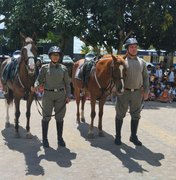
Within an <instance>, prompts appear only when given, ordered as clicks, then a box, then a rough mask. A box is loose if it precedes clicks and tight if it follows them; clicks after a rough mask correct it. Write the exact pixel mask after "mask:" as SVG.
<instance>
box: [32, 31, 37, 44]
mask: <svg viewBox="0 0 176 180" xmlns="http://www.w3.org/2000/svg"><path fill="white" fill-rule="evenodd" d="M32 39H33V41H34V42H36V41H37V34H36V32H34V33H33V35H32Z"/></svg>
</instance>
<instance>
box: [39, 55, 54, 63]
mask: <svg viewBox="0 0 176 180" xmlns="http://www.w3.org/2000/svg"><path fill="white" fill-rule="evenodd" d="M39 58H40V60H41V63H42V64H48V63H50V62H51V59H50V58H49V56H48V54H42V55H40V56H39Z"/></svg>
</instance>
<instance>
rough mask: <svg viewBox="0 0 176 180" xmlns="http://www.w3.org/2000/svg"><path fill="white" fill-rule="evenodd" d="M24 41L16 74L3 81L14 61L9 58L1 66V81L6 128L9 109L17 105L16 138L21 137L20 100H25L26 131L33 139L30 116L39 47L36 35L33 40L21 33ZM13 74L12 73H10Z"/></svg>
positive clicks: (27, 135) (8, 123)
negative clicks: (6, 69)
mask: <svg viewBox="0 0 176 180" xmlns="http://www.w3.org/2000/svg"><path fill="white" fill-rule="evenodd" d="M20 36H21V40H22V48H21V55H20V57H19V59H18V60H16V61H17V66H18V68H17V70H16V73H14V77H13V79H10V78H7V79H6V80H4V79H3V75H4V73H5V68H6V67H7V66H8V65H10V63H12V62H13V61H14V60H13V59H11V58H9V59H6V60H5V61H3V63H2V64H1V81H2V85H3V91H4V96H5V101H6V103H7V106H6V108H7V109H6V127H9V126H10V121H9V107H10V104H11V103H13V101H14V104H15V121H14V122H15V136H16V137H20V135H19V132H18V129H19V117H20V100H21V99H22V98H24V99H25V100H26V107H27V110H26V118H27V124H26V130H27V134H26V137H27V138H32V135H31V133H30V114H31V112H30V111H31V110H30V109H31V104H32V101H33V98H34V93H32V92H31V90H30V88H31V86H33V85H34V82H35V78H36V74H35V72H36V65H35V60H36V59H35V58H36V56H37V47H36V44H35V39H34V38H36V36H35V33H34V34H33V36H32V38H30V37H25V36H24V35H23V34H21V33H20ZM8 73H11V72H8Z"/></svg>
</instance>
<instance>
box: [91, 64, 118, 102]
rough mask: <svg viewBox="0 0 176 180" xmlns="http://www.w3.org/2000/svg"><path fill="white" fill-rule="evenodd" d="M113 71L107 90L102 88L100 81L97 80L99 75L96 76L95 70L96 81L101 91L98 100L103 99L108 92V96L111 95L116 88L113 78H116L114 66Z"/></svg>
mask: <svg viewBox="0 0 176 180" xmlns="http://www.w3.org/2000/svg"><path fill="white" fill-rule="evenodd" d="M111 69H112V71H111V72H112V76H111V79H110V81H109V83H108V85H107V87H106V88H102V87H101V85H100V83H99V81H98V78H97V75H96V71H95V68H94V78H95V81H96V83H97V85H98V87H99V89H100V90H101V95H100V96H99V97H98V98H97V100H99V99H101V98H102V97H103V96H104V94H105V93H106V92H108V91H109V92H108V94H111V92H112V89H113V88H114V86H115V84H114V80H113V77H114V76H113V67H112V66H111Z"/></svg>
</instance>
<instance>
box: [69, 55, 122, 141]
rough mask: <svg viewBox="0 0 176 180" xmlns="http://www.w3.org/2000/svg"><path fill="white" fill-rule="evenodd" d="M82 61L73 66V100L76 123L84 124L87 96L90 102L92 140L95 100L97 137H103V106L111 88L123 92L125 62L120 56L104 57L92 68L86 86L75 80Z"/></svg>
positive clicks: (89, 133) (90, 133)
mask: <svg viewBox="0 0 176 180" xmlns="http://www.w3.org/2000/svg"><path fill="white" fill-rule="evenodd" d="M84 61H85V60H84V59H81V60H79V61H77V62H76V63H75V64H74V66H73V73H72V82H73V87H74V90H75V98H76V104H77V122H78V123H80V121H82V122H84V121H85V117H84V104H85V101H86V97H87V96H88V94H89V95H90V101H91V123H90V126H89V132H88V137H89V138H92V137H93V136H94V134H93V123H94V118H95V116H96V112H95V104H96V100H98V101H99V114H98V115H99V121H98V129H99V136H104V134H103V130H102V116H103V106H104V104H105V101H106V97H107V96H108V95H109V94H110V93H111V90H112V88H113V87H114V85H116V90H117V92H118V93H123V91H124V76H125V69H126V66H125V61H124V59H123V58H122V57H120V56H113V55H104V56H103V57H101V58H100V59H99V60H98V61H97V62H96V63H95V65H94V66H93V68H92V70H91V73H90V76H89V80H88V82H87V85H85V84H84V83H83V80H80V79H78V78H77V74H78V71H79V69H80V67H81V66H82V65H83V64H84ZM80 101H81V102H82V103H81V117H80V111H79V105H80Z"/></svg>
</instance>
